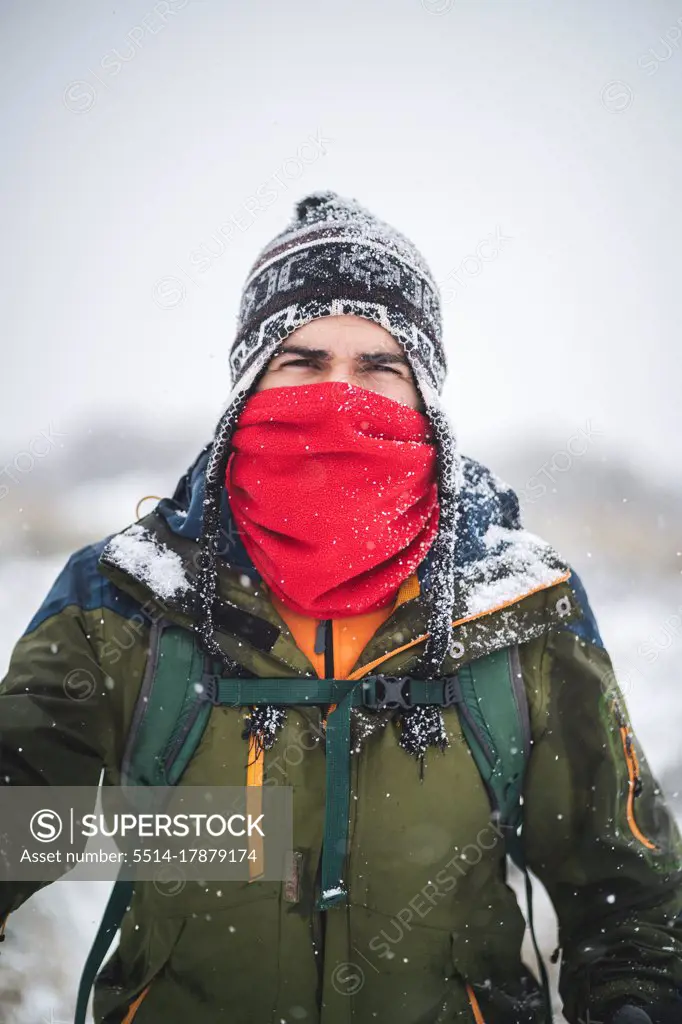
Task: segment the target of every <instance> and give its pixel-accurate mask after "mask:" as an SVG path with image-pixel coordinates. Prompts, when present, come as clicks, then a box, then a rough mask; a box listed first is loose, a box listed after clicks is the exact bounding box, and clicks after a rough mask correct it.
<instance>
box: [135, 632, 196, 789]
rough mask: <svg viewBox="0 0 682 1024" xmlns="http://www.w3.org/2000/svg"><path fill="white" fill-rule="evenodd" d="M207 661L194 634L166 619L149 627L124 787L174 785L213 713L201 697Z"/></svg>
mask: <svg viewBox="0 0 682 1024" xmlns="http://www.w3.org/2000/svg"><path fill="white" fill-rule="evenodd" d="M205 668H206V666H205V659H204V656H203V655H202V653H201V652H200V651H199V649H198V647H197V644H196V641H195V638H194V635H193V634H192V633H191V632H190V630H188V629H184V628H182V627H180V626H176V625H174V624H173V623H170V622H168V621H167V620H161V621H159V622H156V623H154V625H153V626H152V629H151V635H150V644H149V658H148V660H147V668H146V670H145V674H144V678H143V680H142V686H141V688H140V693H139V695H138V698H137V703H136V705H135V710H134V712H133V717H132V720H131V726H130V730H129V732H128V737H127V740H126V746H125V750H124V753H123V761H122V765H121V776H122V784H123V785H124V786H174V785H175V784H176V783H177V782H178V780H179V779H180V777H181V775H182V773H183V772H184V770H185V768H186V767H187V764H188V762H189V761H190V759H191V757H192V755H193V753H194V751H195V750H196V748H197V746H198V744H199V741H200V739H201V737H202V734H203V732H204V729H205V728H206V723H207V721H208V717H209V715H210V712H211V705H210V703H208V702H207V701H205V700H202V699H201V685H202V679H203V678H204V674H205Z"/></svg>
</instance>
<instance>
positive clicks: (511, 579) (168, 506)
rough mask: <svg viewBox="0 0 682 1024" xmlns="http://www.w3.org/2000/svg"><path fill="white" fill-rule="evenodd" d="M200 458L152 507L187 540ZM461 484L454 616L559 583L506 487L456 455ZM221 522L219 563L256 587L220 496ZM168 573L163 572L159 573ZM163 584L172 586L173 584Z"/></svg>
mask: <svg viewBox="0 0 682 1024" xmlns="http://www.w3.org/2000/svg"><path fill="white" fill-rule="evenodd" d="M208 454H209V453H208V446H206V447H205V448H204V449H203V451H202V452H201V453H200V455H199V456H198V457H197V459H196V460H195V462H194V464H193V465H192V466H191V467H190V468H189V469H188V470H187V472H186V473H185V474H184V475H183V476H182V477H181V479H180V481H179V482H178V485H177V487H176V489H175V492H174V494H173V497H172V498H164V499H163V500H162V501H161V502H160V503H159V505H158V506H157V512H159V514H161V515H162V516H163V517H164V519H165V520H166V522H167V524H168V526H169V527H170V529H171V530H172V531H173V532H174V533H176V534H177V535H179V536H182V537H186V538H188V539H192V540H198V538H199V535H200V529H201V515H202V508H203V498H204V477H205V470H206V464H207V462H208ZM461 481H462V483H461V488H460V492H459V523H458V531H457V534H458V535H457V544H456V566H455V571H456V573H457V575H458V579H459V592H460V594H461V600H462V603H463V608H462V609H457V612H458V614H459V615H460V616H461V617H462V618H465V617H469V616H477V615H481V614H483V613H484V612H486V611H489V610H491V609H493V608H497V607H499V606H500V605H503V604H508V603H512V602H513V601H516V600H520V599H521V598H522V597H523V596H525V595H526V594H529V593H531V592H532V591H534V590H539V589H542V588H544V587H549V586H551V585H552V584H554V583H558V582H560V581H561V580H563V579H566V578H567V576H568V574H569V573H570V566H569V565H568V564H567V563H566V562H565V561H564V560H563V559H562V558H561V556H560V555H559V554H558V552H557V551H556V550H555V549H554V548H553V547H552V546H551V545H550V544H548V543H547V542H546V541H544V540H542V538H540V537H537V536H536V535H535V534H533V533H530V532H529V531H528V530H526V529H524V527H523V526H522V524H521V519H520V510H519V501H518V498H517V496H516V493H515V492H514V491H513V490H512V488H511V487H509V486H508V485H507V484H505V483H504V482H503V481H502V480H500V478H499V477H497V476H496V475H495V474H494V473H493V472H492V471H491V470H490V469H488V468H487V467H486V466H483V465H482V464H481V463H480V462H477V461H476V460H475V459H471V458H468V457H467V456H462V475H461ZM221 522H222V533H221V541H220V547H219V556H220V557H221V558H222V559H223V560H224V561H225V562H227V563H228V564H229V565H231V566H233V567H235V568H237V569H239V570H240V571H241V572H243V573H245V574H246V575H248V576H249V578H251V579H253V580H254V581H256V582H257V581H259V580H260V575H259V573H258V570H257V569H256V568H255V566H254V564H253V562H252V561H251V559H250V557H249V555H248V554H247V552H246V549H245V548H244V545H243V544H242V542H241V539H240V537H239V532H238V530H237V528H236V526H235V524H234V521H233V519H232V516H231V514H230V508H229V504H228V500H227V493H226V491H225V490H223V498H222V509H221ZM128 532H129V531H128ZM169 553H170V552H169ZM431 554H432V552H429V554H427V556H426V558H425V559H424V561H423V562H422V564H421V565H420V566H419V568H418V570H417V573H418V576H419V580H420V584H421V587H422V590H424V591H428V590H429V588H430V585H431V580H432V578H433V576H434V575H435V572H436V569H437V567H435V566H434V565H433V564H432V559H431ZM168 568H169V567H168V566H167V565H166V567H165V568H164V569H163V572H165V571H168ZM171 579H173V580H174V581H176V582H177V578H175V577H172V576H171ZM169 585H170V584H169Z"/></svg>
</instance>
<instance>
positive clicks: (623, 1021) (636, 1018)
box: [605, 999, 682, 1024]
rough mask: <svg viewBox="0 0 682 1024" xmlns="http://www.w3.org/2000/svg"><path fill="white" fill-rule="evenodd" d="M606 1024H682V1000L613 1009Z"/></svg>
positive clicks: (607, 1017) (607, 1016)
mask: <svg viewBox="0 0 682 1024" xmlns="http://www.w3.org/2000/svg"><path fill="white" fill-rule="evenodd" d="M605 1020H606V1024H682V1000H680V999H672V1000H667V1001H665V1002H656V1003H651V1004H647V1005H646V1006H643V1005H642V1004H641V1003H639V1004H638V1005H635V1004H634V1003H627V1004H625V1005H622V1004H621V1006H619V1007H612V1008H611V1012H610V1014H609V1013H607V1014H606V1018H605Z"/></svg>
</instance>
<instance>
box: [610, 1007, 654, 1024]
mask: <svg viewBox="0 0 682 1024" xmlns="http://www.w3.org/2000/svg"><path fill="white" fill-rule="evenodd" d="M608 1024H653V1021H652V1020H651V1017H650V1016H649V1014H648V1013H647V1012H646V1010H643V1009H642V1007H641V1006H633V1005H632V1004H631V1003H628V1005H627V1006H621V1008H620V1009H619V1010H616V1012H615V1013H614V1014H612V1015H611V1016H610V1017H609V1018H608Z"/></svg>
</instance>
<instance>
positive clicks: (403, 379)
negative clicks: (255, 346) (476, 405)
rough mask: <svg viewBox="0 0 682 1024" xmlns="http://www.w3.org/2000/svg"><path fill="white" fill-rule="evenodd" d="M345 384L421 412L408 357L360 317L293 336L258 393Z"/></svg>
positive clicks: (324, 321) (319, 324) (326, 322)
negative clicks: (296, 386) (269, 389)
mask: <svg viewBox="0 0 682 1024" xmlns="http://www.w3.org/2000/svg"><path fill="white" fill-rule="evenodd" d="M324 381H346V382H347V383H348V384H354V385H356V386H357V387H361V388H367V389H368V390H369V391H377V392H378V393H379V394H381V395H385V396H386V398H392V399H394V401H396V402H402V403H403V405H409V406H410V407H411V408H412V409H419V410H420V411H423V403H422V400H421V396H420V395H419V392H418V391H417V386H416V384H415V382H414V377H413V376H412V370H411V369H410V365H409V363H408V361H407V357H406V356H405V353H404V351H403V349H402V347H401V346H400V344H399V343H398V342H397V341H396V340H395V338H394V337H393V336H392V335H391V334H389V333H388V331H386V330H384V328H383V327H380V326H379V324H377V323H375V322H374V321H372V320H366V319H365V318H364V317H361V316H350V315H347V314H344V315H343V316H325V317H320V318H318V319H317V320H313V321H311V323H309V324H304V325H303V327H299V328H298V329H297V330H295V331H293V332H292V333H291V334H290V335H289V336H288V337H287V338H286V339H285V340H284V342H283V343H282V347H281V348H280V349H278V351H277V352H276V353H275V355H274V356H273V357H272V359H271V360H270V362H269V363H268V366H267V369H266V370H265V373H264V374H263V376H262V377H261V379H260V381H259V383H258V385H257V387H256V388H255V390H256V391H265V390H266V388H281V387H288V386H290V385H291V386H293V385H296V384H319V383H322V382H324Z"/></svg>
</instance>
